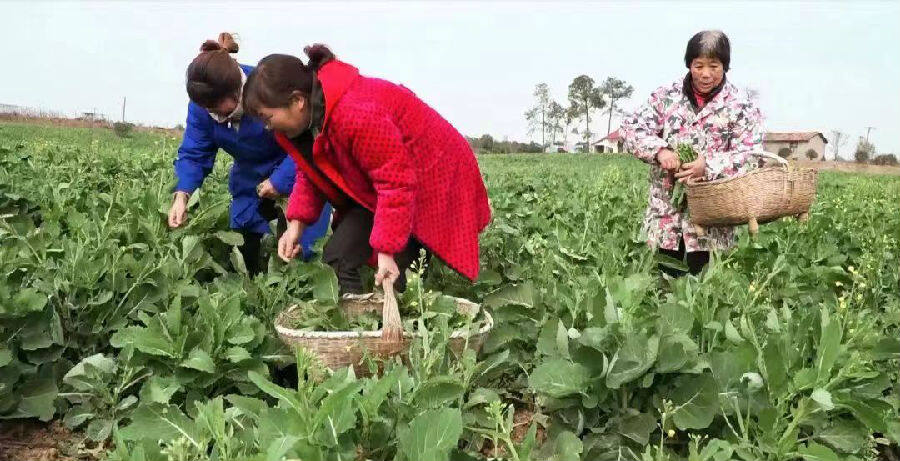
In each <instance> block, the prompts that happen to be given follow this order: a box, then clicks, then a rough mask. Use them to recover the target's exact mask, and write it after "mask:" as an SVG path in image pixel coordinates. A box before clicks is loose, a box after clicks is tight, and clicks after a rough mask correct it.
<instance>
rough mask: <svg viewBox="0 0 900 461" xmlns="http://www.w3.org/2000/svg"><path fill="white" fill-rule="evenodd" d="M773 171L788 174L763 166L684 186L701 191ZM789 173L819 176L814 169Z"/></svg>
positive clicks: (695, 181)
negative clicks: (735, 174)
mask: <svg viewBox="0 0 900 461" xmlns="http://www.w3.org/2000/svg"><path fill="white" fill-rule="evenodd" d="M774 171H778V172H785V173H787V172H788V170H787V168H785V167H783V166H765V167H762V168H756V169H753V170H750V171H748V172H746V173H744V174H739V175H737V176H731V177H728V178H720V179H713V180H712V181H697V180H690V181H688V182H687V184H686V185H687V187H688V189H691V188H695V189H701V188H704V187H712V186H718V185H721V184H726V183H728V182H731V181H737V180H739V179H743V178H746V177H749V176H751V175H756V174H762V173H769V172H774ZM790 172H791V173H794V174H798V173H799V174H804V175H806V174H811V175H812V176H814V177H818V176H819V170H817V169H815V168H794V169H793V170H790Z"/></svg>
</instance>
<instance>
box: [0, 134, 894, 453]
mask: <svg viewBox="0 0 900 461" xmlns="http://www.w3.org/2000/svg"><path fill="white" fill-rule="evenodd" d="M178 142H179V139H175V138H172V137H170V136H166V135H163V134H154V133H147V132H135V133H134V134H133V136H132V137H131V138H118V137H116V136H115V135H114V134H113V133H112V131H109V130H88V129H79V128H53V127H46V126H37V125H15V124H0V273H2V277H0V418H2V419H19V418H36V419H39V420H41V421H51V420H61V421H63V422H64V423H65V424H66V425H67V426H68V427H70V428H72V429H73V430H75V431H76V432H75V440H74V441H73V443H74V444H76V445H78V446H79V447H82V448H83V449H84V450H85V451H88V450H91V449H93V448H95V447H100V448H101V449H100V450H94V451H95V452H96V453H100V456H101V457H104V458H105V459H110V460H135V461H138V460H144V461H155V460H272V461H275V460H281V459H302V460H363V459H371V460H398V461H403V460H409V461H420V460H421V461H426V460H428V461H430V460H460V461H461V460H477V459H492V458H493V459H498V458H499V459H507V460H515V461H525V460H556V461H576V460H592V461H593V460H646V461H651V460H690V461H724V460H747V461H755V460H771V461H775V460H801V459H802V460H807V461H827V460H868V459H879V458H880V459H891V460H896V459H898V456H900V451H898V448H897V442H898V441H900V381H898V374H900V178H896V177H886V176H863V175H850V174H842V173H828V172H823V173H821V176H820V185H819V196H818V200H817V202H816V204H815V205H814V207H813V209H812V210H811V218H810V221H809V222H808V223H804V224H801V223H797V222H795V221H792V220H786V221H781V222H778V223H773V224H768V225H765V226H763V227H762V228H761V231H760V236H759V238H758V239H756V240H751V239H750V238H749V237H748V236H747V235H746V232H744V231H741V237H740V244H739V247H738V248H737V249H735V250H734V251H732V252H729V253H726V254H719V255H714V257H713V259H714V261H713V264H712V265H711V267H710V268H709V270H707V272H705V273H704V274H703V275H702V276H701V277H699V278H693V277H685V278H682V279H678V280H675V281H670V280H663V279H661V278H660V277H659V275H658V270H657V269H656V265H657V260H656V258H655V256H654V254H653V252H651V251H650V250H649V249H647V248H646V246H645V245H644V244H643V239H642V238H641V237H640V236H639V235H638V233H639V229H640V223H641V217H642V215H643V212H644V208H645V206H646V193H647V168H646V166H645V165H643V164H641V163H640V162H639V161H637V160H635V159H632V158H628V157H618V156H602V157H601V156H595V155H591V156H568V155H552V156H545V155H536V156H518V155H513V156H500V155H498V156H486V157H482V158H481V159H480V162H481V165H482V171H483V174H484V176H485V179H486V182H487V185H488V188H489V194H490V197H491V201H492V206H493V208H494V213H495V219H494V221H493V223H492V224H491V226H490V227H489V229H488V230H487V231H486V233H485V234H484V235H483V239H482V276H481V278H480V280H479V281H478V283H477V284H475V285H469V284H467V283H464V281H463V280H461V279H460V278H459V277H458V276H456V275H454V274H452V273H451V272H450V271H449V270H448V269H446V268H443V267H440V265H439V264H435V265H434V266H433V267H430V268H428V269H427V270H425V269H420V272H421V273H422V275H421V277H420V276H419V275H415V276H413V280H412V283H411V286H410V291H409V292H407V294H406V295H405V296H404V298H405V299H407V300H411V301H410V302H414V300H415V299H417V298H418V299H426V298H428V299H434V298H435V297H436V296H439V295H438V294H437V293H442V294H446V295H451V296H460V297H465V298H468V299H471V300H474V301H476V302H480V303H482V304H483V306H484V307H485V308H486V309H489V310H490V312H491V313H492V316H493V318H494V322H495V325H494V329H493V330H492V331H491V333H490V334H489V336H488V337H487V338H486V341H485V343H484V346H483V348H482V350H481V353H480V354H478V355H477V356H476V355H475V354H474V353H472V352H471V351H469V352H468V353H465V354H463V355H461V356H455V355H454V354H452V353H451V352H449V351H448V349H447V342H448V336H449V333H450V331H451V330H452V329H453V328H454V327H456V326H458V325H457V324H456V323H457V322H454V321H447V319H445V321H440V318H441V317H440V316H441V315H444V314H443V313H442V312H439V311H431V310H429V309H428V308H425V307H422V306H420V308H419V309H418V310H412V311H410V310H407V311H406V312H407V313H409V312H412V313H413V314H414V315H415V316H416V317H414V318H409V317H407V318H405V319H404V320H405V324H406V326H407V327H408V328H410V329H414V330H417V331H418V332H419V333H420V334H421V335H422V336H423V339H421V340H419V341H417V342H414V344H413V346H412V348H411V350H410V353H409V360H408V363H406V364H401V363H399V362H394V363H388V364H386V365H385V366H384V372H383V374H382V375H381V377H380V378H368V377H367V378H360V377H357V376H355V375H354V374H353V373H352V372H351V371H348V370H346V369H344V370H339V371H336V372H334V373H325V372H323V370H321V369H319V368H318V367H317V366H316V364H315V361H314V360H313V359H312V358H311V357H309V356H307V355H305V354H303V353H295V352H293V351H291V350H288V349H286V348H284V347H283V346H282V345H281V343H280V342H279V340H278V338H277V337H276V335H275V333H274V329H273V327H272V322H273V320H274V318H275V316H276V315H278V313H279V312H280V311H281V310H282V309H284V308H285V307H287V306H288V305H290V304H293V303H296V302H299V301H304V302H308V303H312V304H311V305H312V306H315V303H334V302H335V301H336V298H337V285H336V279H335V277H334V274H333V273H332V271H331V270H330V269H329V268H328V267H327V266H325V265H323V264H322V263H320V262H317V261H313V262H310V263H307V264H300V263H292V264H284V263H282V262H281V261H280V260H277V258H275V257H273V258H270V260H269V266H268V270H267V271H266V272H265V273H263V274H262V275H260V276H258V277H256V278H255V279H252V280H251V279H248V278H247V277H246V275H244V274H245V272H246V270H245V268H244V264H243V261H242V259H241V257H240V254H239V252H238V251H237V249H236V245H239V244H240V243H241V237H240V234H237V233H234V232H231V231H230V230H229V229H228V213H227V209H228V203H229V201H230V197H229V195H228V192H227V173H228V166H229V165H228V163H229V162H228V161H227V155H225V154H222V155H220V158H219V160H218V161H217V165H216V168H215V169H214V171H213V173H212V175H211V176H210V177H209V178H208V179H207V181H206V183H205V185H204V186H203V189H202V190H201V191H200V193H198V194H195V195H194V196H193V197H192V202H193V203H192V208H191V209H190V211H189V222H188V224H187V225H186V226H185V227H184V228H183V229H178V230H174V231H172V230H170V229H168V228H167V226H166V224H165V212H166V210H167V209H168V206H169V204H170V201H171V186H172V183H173V174H172V160H173V158H174V152H175V149H176V148H177V146H178ZM264 244H265V245H267V247H268V248H269V250H268V251H270V252H272V251H274V244H275V242H274V240H272V239H271V237H267V239H266V240H264ZM314 302H315V303H314ZM434 304H435V305H437V304H440V303H434ZM317 315H320V317H311V319H312V320H309V321H308V322H310V323H313V324H316V325H334V324H340V322H336V321H335V320H334V319H330V318H327V316H326V315H325V314H317ZM344 323H346V322H344ZM372 366H373V367H374V366H375V365H374V364H372ZM0 424H2V423H0ZM2 427H3V426H0V428H2Z"/></svg>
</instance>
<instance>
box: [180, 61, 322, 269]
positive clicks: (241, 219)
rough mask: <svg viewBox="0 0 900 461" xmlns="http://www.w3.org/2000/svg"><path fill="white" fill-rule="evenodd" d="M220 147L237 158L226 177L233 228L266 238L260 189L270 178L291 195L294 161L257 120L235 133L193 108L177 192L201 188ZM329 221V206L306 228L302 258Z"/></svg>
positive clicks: (244, 122)
mask: <svg viewBox="0 0 900 461" xmlns="http://www.w3.org/2000/svg"><path fill="white" fill-rule="evenodd" d="M241 70H243V72H244V73H245V74H249V73H250V72H252V71H253V67H251V66H245V65H241ZM220 148H221V149H222V150H224V151H225V152H228V153H229V154H231V156H232V157H233V158H234V163H233V164H232V165H231V172H230V174H229V178H228V191H229V192H231V196H232V201H231V228H232V229H241V230H248V231H253V232H258V233H260V234H265V233H268V232H269V223H268V222H267V221H266V220H265V219H264V218H263V217H262V216H260V214H259V211H258V207H259V196H258V195H257V193H256V186H257V185H258V184H259V183H261V182H263V181H264V180H266V179H267V178H268V179H270V180H271V181H272V185H273V186H274V187H275V189H277V190H278V192H280V193H281V194H283V195H289V194H290V193H291V190H292V189H293V187H294V178H295V174H296V173H295V166H294V161H293V160H292V159H291V157H290V156H289V155H287V154H285V152H284V151H283V150H282V149H281V147H280V146H279V145H278V143H277V142H276V141H275V137H274V136H273V135H272V133H271V132H269V131H268V130H266V128H265V125H264V124H263V123H262V122H261V121H260V120H259V119H257V118H254V117H251V116H249V115H244V116H243V117H242V118H241V121H240V124H239V128H238V130H235V129H234V128H233V127H231V126H229V124H228V123H218V122H216V121H215V120H214V119H213V118H212V117H210V115H209V112H207V111H206V109H204V108H202V107H200V106H199V105H197V104H195V103H193V102H191V103H189V104H188V115H187V122H186V123H185V129H184V138H183V140H182V142H181V147H179V148H178V157H177V158H176V159H175V162H174V163H175V176H176V177H177V179H178V182H177V185H176V186H175V190H178V191H184V192H188V193H192V192H194V191H195V190H196V189H197V188H198V187H200V185H201V184H203V180H204V179H205V178H206V176H207V175H208V174H209V173H210V171H212V168H213V165H214V164H215V160H216V152H217V151H218V150H219V149H220ZM330 216H331V209H330V207H326V208H325V210H323V211H322V215H321V216H320V217H319V222H317V223H316V224H315V225H313V226H309V227H307V228H306V230H305V231H304V234H303V236H302V237H301V241H302V242H303V244H304V245H303V252H304V254H308V252H309V248H310V247H311V245H312V242H314V241H315V240H316V239H318V238H320V237H322V236H324V235H325V231H326V230H327V228H328V221H329V219H330Z"/></svg>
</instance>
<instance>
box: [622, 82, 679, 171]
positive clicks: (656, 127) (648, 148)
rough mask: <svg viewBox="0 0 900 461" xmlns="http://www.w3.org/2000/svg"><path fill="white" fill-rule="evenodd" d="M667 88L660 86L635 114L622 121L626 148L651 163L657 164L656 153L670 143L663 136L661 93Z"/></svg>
mask: <svg viewBox="0 0 900 461" xmlns="http://www.w3.org/2000/svg"><path fill="white" fill-rule="evenodd" d="M664 92H665V88H660V89H658V90H656V91H654V92H653V94H652V95H650V100H649V101H647V103H646V104H644V105H643V106H641V107H640V108H638V110H636V111H635V112H634V113H633V114H631V115H630V116H628V117H626V118H625V119H624V120H623V121H622V126H621V130H622V137H623V138H624V141H625V149H626V150H628V151H629V152H631V153H632V154H634V156H635V157H637V158H639V159H641V160H643V161H644V162H647V163H650V164H654V165H655V164H656V163H657V160H656V154H657V153H659V150H660V149H662V148H663V147H667V146H668V144H667V143H666V142H665V141H663V139H662V137H661V136H660V135H661V134H662V128H663V120H662V108H663V101H662V100H661V99H662V98H661V96H660V95H661V93H664Z"/></svg>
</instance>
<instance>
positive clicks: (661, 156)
mask: <svg viewBox="0 0 900 461" xmlns="http://www.w3.org/2000/svg"><path fill="white" fill-rule="evenodd" d="M656 160H657V161H658V162H659V166H661V167H662V169H664V170H669V171H674V170H677V169H678V168H679V167H680V166H681V161H679V160H678V155H677V154H675V152H673V151H672V149H666V148H662V149H660V150H659V152H657V153H656Z"/></svg>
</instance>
